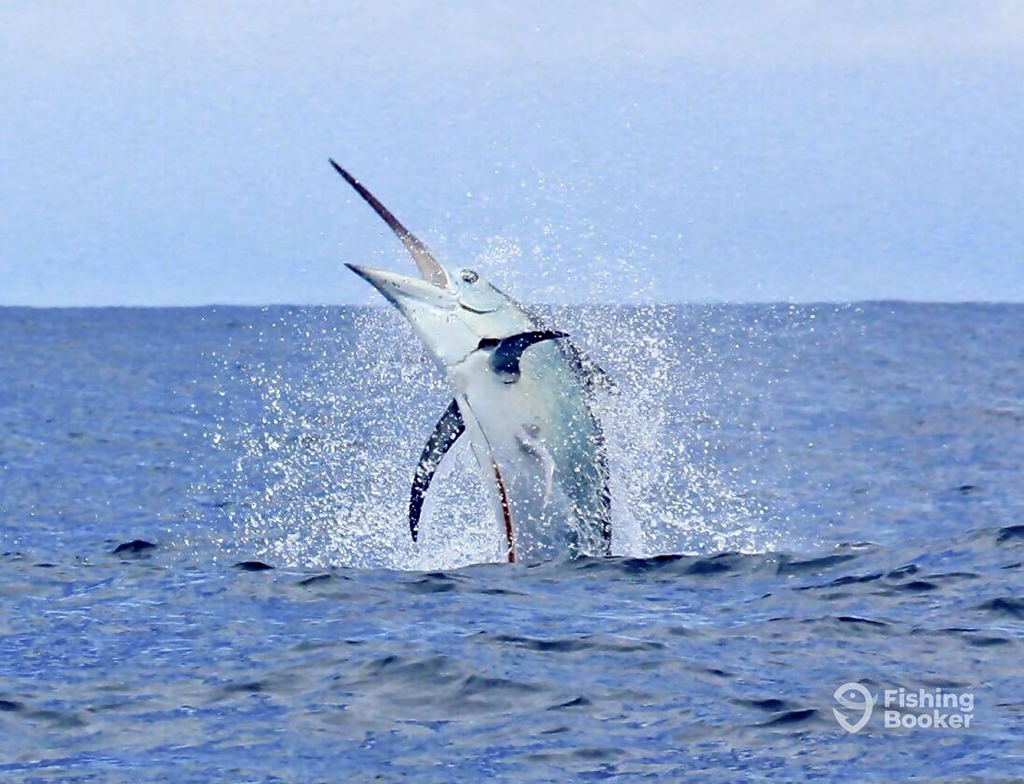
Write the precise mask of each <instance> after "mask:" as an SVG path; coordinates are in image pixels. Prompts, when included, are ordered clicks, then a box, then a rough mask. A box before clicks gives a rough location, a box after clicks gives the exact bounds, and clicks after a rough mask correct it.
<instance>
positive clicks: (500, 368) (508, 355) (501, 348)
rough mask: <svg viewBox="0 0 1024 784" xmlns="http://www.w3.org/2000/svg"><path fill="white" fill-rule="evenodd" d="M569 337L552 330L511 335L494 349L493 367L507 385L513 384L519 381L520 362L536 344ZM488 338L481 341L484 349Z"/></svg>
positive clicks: (538, 330)
mask: <svg viewBox="0 0 1024 784" xmlns="http://www.w3.org/2000/svg"><path fill="white" fill-rule="evenodd" d="M566 337H569V336H568V335H567V334H566V333H565V332H556V331H554V330H550V329H536V330H533V331H532V332H520V333H518V334H516V335H509V336H508V337H507V338H502V339H501V340H499V341H498V342H497V345H495V347H494V354H492V355H491V367H492V368H493V369H494V372H495V373H497V374H498V375H499V376H502V377H504V379H505V383H506V384H512V383H514V382H516V381H518V380H519V360H520V359H522V357H523V352H524V351H526V349H528V348H529V347H530V346H532V345H533V344H534V343H540V342H541V341H542V340H557V339H558V338H566ZM485 342H486V338H485V339H484V340H482V341H480V347H481V348H483V347H484V343H485Z"/></svg>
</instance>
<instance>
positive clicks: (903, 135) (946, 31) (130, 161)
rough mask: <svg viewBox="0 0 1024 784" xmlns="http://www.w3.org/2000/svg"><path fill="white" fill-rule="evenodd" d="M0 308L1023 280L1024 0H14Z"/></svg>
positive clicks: (755, 293)
mask: <svg viewBox="0 0 1024 784" xmlns="http://www.w3.org/2000/svg"><path fill="white" fill-rule="evenodd" d="M0 109H2V116H3V120H2V121H0V305H36V306H79V305H198V304H210V303H223V304H271V303H293V304H317V303H349V302H352V303H361V302H371V301H375V299H374V297H375V296H376V295H375V294H374V293H373V292H372V290H370V289H369V287H368V286H367V285H366V284H365V283H364V282H363V281H361V280H359V279H358V278H356V277H355V276H354V275H352V274H351V273H350V272H349V271H348V270H347V269H346V268H345V267H344V262H353V263H360V264H370V265H373V266H384V267H390V268H392V269H397V270H405V271H408V272H410V273H412V272H413V267H412V264H411V262H410V261H409V260H408V258H406V257H403V256H402V252H401V249H400V246H399V245H398V243H397V242H396V241H395V239H394V238H393V237H392V236H391V235H390V234H389V233H388V231H387V229H386V227H384V225H383V224H382V223H381V222H380V221H379V220H378V219H377V218H376V216H375V215H374V214H373V213H372V212H371V211H370V210H369V208H367V207H366V206H365V205H364V204H362V202H360V201H359V200H358V197H356V196H355V195H354V194H353V193H352V192H351V191H350V190H349V189H348V188H347V186H345V184H344V183H343V182H342V181H341V179H340V178H338V176H337V175H336V174H335V173H334V172H333V171H332V170H331V169H330V167H329V166H328V164H327V158H328V157H334V158H336V159H337V160H338V161H339V162H340V163H342V165H344V166H346V167H347V168H348V169H349V170H350V171H352V172H353V174H355V175H356V176H357V177H359V178H360V179H361V180H362V181H363V182H364V183H365V184H366V185H367V186H368V187H369V188H370V189H371V190H373V191H374V192H375V193H376V194H377V196H378V197H379V198H380V199H381V200H382V201H383V202H384V203H385V204H386V205H388V207H390V208H391V210H392V211H393V212H394V213H395V214H396V215H397V216H398V217H399V218H400V219H401V220H402V221H403V222H404V223H405V224H406V225H407V226H408V227H409V228H410V229H411V230H413V231H414V232H415V233H417V234H418V235H419V236H420V237H421V238H422V239H423V240H424V241H426V242H427V243H428V244H429V245H430V246H431V247H432V248H433V249H434V250H435V251H436V252H437V255H438V256H439V257H440V258H441V259H442V260H443V261H445V262H447V263H449V264H451V265H452V266H454V267H456V268H459V267H473V268H475V269H478V270H479V271H480V272H481V273H483V274H484V275H487V276H490V277H492V278H493V279H494V280H495V281H496V282H498V283H499V284H501V285H503V286H506V287H508V288H509V289H510V290H511V292H512V293H513V294H514V295H515V296H517V297H518V298H520V299H523V300H525V301H556V302H577V301H582V302H590V301H613V302H624V301H662V302H721V301H731V302H766V301H791V302H806V301H852V300H864V299H911V300H938V301H962V300H994V301H1024V217H1022V211H1021V206H1022V205H1024V135H1022V133H1024V132H1022V129H1024V3H1022V2H1018V1H1017V0H1006V1H1005V2H985V0H971V1H970V2H946V1H945V0H920V1H915V0H904V1H903V2H899V3H892V2H881V1H878V2H868V1H866V0H851V2H843V3H837V2H807V1H805V0H789V1H787V2H782V1H781V0H764V1H763V2H730V1H729V0H725V1H723V2H682V3H680V2H668V0H648V1H646V2H645V1H644V0H622V1H621V2H620V1H619V0H593V2H587V3H583V2H572V3H571V2H562V3H559V2H554V3H552V2H550V1H549V0H545V1H544V2H539V1H534V0H518V1H517V2H461V1H459V0H455V1H454V2H446V3H427V2H414V1H413V0H391V1H390V2H387V3H379V2H360V3H340V2H330V3H327V2H324V3H318V2H306V1H303V0H298V1H293V2H289V3H287V4H271V3H243V2H215V1H211V2H204V3H199V2H193V3H181V2H173V1H171V2H161V3H147V2H126V1H125V0H117V1H116V2H102V1H100V0H95V1H90V0H78V1H77V2H59V1H57V2H47V3H22V2H8V0H0Z"/></svg>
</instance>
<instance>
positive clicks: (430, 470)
mask: <svg viewBox="0 0 1024 784" xmlns="http://www.w3.org/2000/svg"><path fill="white" fill-rule="evenodd" d="M465 429H466V423H465V422H463V421H462V412H461V411H459V404H458V403H456V402H455V401H454V400H452V402H451V404H450V405H449V406H448V408H447V409H446V410H445V412H444V413H443V414H442V415H441V418H440V419H439V420H438V421H437V424H436V425H435V426H434V432H433V433H431V434H430V438H428V439H427V445H426V446H425V447H423V454H422V455H420V462H419V465H417V466H416V473H415V474H413V477H412V492H411V493H410V495H409V533H411V534H412V540H413V541H414V542H415V541H417V539H418V537H419V534H420V514H422V512H423V500H424V498H425V497H426V494H427V488H428V487H430V480H431V479H433V478H434V474H435V473H437V467H438V466H439V465H441V460H442V459H443V458H444V456H445V455H446V454H447V453H448V450H449V449H451V448H452V444H454V443H455V442H456V441H457V440H458V438H459V436H461V435H462V433H463V431H465Z"/></svg>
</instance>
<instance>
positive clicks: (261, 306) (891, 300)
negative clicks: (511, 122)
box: [0, 297, 1024, 310]
mask: <svg viewBox="0 0 1024 784" xmlns="http://www.w3.org/2000/svg"><path fill="white" fill-rule="evenodd" d="M528 304H530V305H532V306H540V307H569V308H578V307H631V308H643V307H676V306H687V305H695V306H702V307H707V306H718V305H738V306H772V307H779V306H787V307H788V306H810V305H833V306H852V305H1024V300H994V299H991V300H990V299H963V300H941V299H903V298H899V297H884V298H879V299H851V300H830V299H814V300H672V301H654V302H530V303H528ZM387 307H388V305H387V303H375V302H318V303H312V302H306V303H294V302H267V303H225V302H211V303H202V304H188V305H145V304H117V305H18V304H4V303H0V310H204V309H206V310H209V309H216V308H234V309H250V310H251V309H258V310H267V309H270V308H387Z"/></svg>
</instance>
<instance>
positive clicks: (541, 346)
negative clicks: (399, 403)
mask: <svg viewBox="0 0 1024 784" xmlns="http://www.w3.org/2000/svg"><path fill="white" fill-rule="evenodd" d="M331 165H332V166H333V167H334V168H335V170H336V171H337V172H338V174H340V175H341V176H342V177H343V178H344V179H345V181H346V182H348V184H349V185H351V186H352V187H353V188H355V190H356V192H357V193H358V194H359V195H360V196H361V197H362V198H363V199H364V200H365V201H366V202H367V203H368V204H369V205H370V206H371V207H373V209H374V210H375V211H376V212H377V214H378V215H379V216H380V217H381V218H382V219H383V220H384V222H385V223H387V225H388V226H389V227H390V228H391V230H392V231H393V232H394V233H395V234H396V235H397V236H398V238H399V239H400V240H401V241H402V244H403V245H405V247H406V249H407V250H408V251H409V253H410V255H412V258H413V261H415V262H416V266H417V267H418V268H419V272H420V276H421V278H422V280H420V279H417V278H413V277H408V276H406V275H398V274H396V273H393V272H388V271H386V270H377V269H367V268H366V267H359V266H356V265H354V264H349V265H347V266H348V267H349V268H350V269H351V270H352V271H353V272H355V273H356V274H357V275H359V276H360V277H362V278H364V279H365V280H367V281H368V282H369V283H370V284H372V285H373V286H374V287H375V288H376V289H377V290H378V291H379V292H380V293H381V294H383V295H384V297H385V298H386V299H387V300H388V301H389V302H391V304H393V305H394V306H395V307H396V308H398V310H399V311H400V312H401V313H402V315H404V316H405V317H406V318H407V319H408V320H409V322H410V323H411V324H412V327H413V330H414V331H415V332H416V334H417V335H418V336H419V338H420V340H422V341H423V343H424V345H425V346H426V347H427V349H428V350H429V351H430V353H431V354H432V355H433V356H434V358H435V360H436V361H437V362H438V363H439V364H440V366H441V368H442V369H443V370H444V372H445V373H446V375H447V376H448V378H449V380H450V381H451V382H452V385H453V386H454V387H455V397H454V399H453V400H452V402H451V404H450V405H449V406H448V409H447V410H446V411H445V412H444V414H443V415H442V416H441V419H440V421H438V423H437V425H436V426H435V427H434V432H433V433H432V434H431V436H430V438H429V439H428V440H427V444H426V446H425V447H424V449H423V454H422V456H421V457H420V462H419V465H418V466H417V467H416V471H415V474H414V476H413V483H412V492H411V494H410V498H409V530H410V532H411V533H412V538H413V540H414V541H416V540H417V539H418V536H419V521H420V514H421V512H422V509H423V500H424V497H425V494H426V491H427V488H428V487H429V486H430V481H431V479H432V478H433V476H434V473H435V472H436V471H437V468H438V466H439V465H440V463H441V460H442V458H443V457H444V455H445V453H446V452H447V451H448V450H449V449H450V448H451V447H452V445H453V444H455V442H456V441H457V440H458V439H459V438H460V437H461V436H462V435H463V434H465V435H466V437H467V438H468V440H469V442H470V447H471V449H472V450H473V454H474V455H475V457H476V460H477V463H478V464H479V466H480V470H481V473H482V476H483V480H484V485H485V487H487V488H488V494H489V496H490V502H491V505H492V508H493V510H494V514H495V520H496V522H497V531H496V533H497V536H498V537H500V539H499V541H500V542H501V550H502V551H503V552H504V553H505V556H506V557H507V559H508V560H509V562H513V561H515V560H517V559H519V560H527V561H536V560H539V559H544V558H553V557H559V556H562V557H564V556H566V555H568V556H570V557H576V556H581V555H607V554H609V552H610V548H611V535H612V531H611V497H610V495H609V491H608V465H607V460H606V455H605V443H604V435H603V432H602V429H601V424H600V422H599V421H598V419H597V417H596V416H595V415H594V412H593V410H592V406H591V403H592V395H593V392H594V390H595V389H596V388H598V387H600V386H602V385H605V384H607V383H609V382H608V381H607V379H606V377H605V376H604V374H603V372H602V371H601V370H600V369H599V368H598V367H597V366H596V365H594V364H593V363H592V362H590V361H589V360H588V359H587V358H586V357H585V356H584V355H583V353H582V352H581V351H580V349H578V348H577V347H576V346H575V345H574V344H573V343H572V342H571V341H570V340H569V339H568V336H567V335H566V333H564V332H558V331H555V330H551V329H548V328H547V327H546V326H545V325H544V324H543V323H542V322H541V320H540V319H539V318H538V317H537V316H536V315H534V314H532V313H530V312H528V311H527V310H526V309H525V308H523V307H522V306H521V305H520V304H519V303H518V302H516V301H515V300H513V299H512V298H511V297H509V296H508V295H507V294H504V293H503V292H501V291H499V290H498V289H496V288H495V287H494V286H493V285H491V284H490V283H489V282H488V281H487V280H485V279H484V278H483V277H482V276H480V275H479V274H478V273H476V272H475V271H473V270H471V269H461V270H458V271H457V272H455V273H452V272H449V271H448V270H447V269H446V268H445V267H444V266H443V265H442V264H441V263H440V262H439V261H438V260H437V259H436V258H435V257H434V254H433V253H431V252H430V249H429V248H427V246H426V245H424V244H423V243H422V242H421V241H420V240H419V239H417V238H416V237H415V236H414V235H413V234H412V233H411V232H410V231H409V230H408V229H406V228H405V226H403V225H402V224H401V223H399V222H398V220H397V219H396V218H395V216H394V215H392V214H391V213H390V212H389V211H388V209H387V208H386V207H384V205H383V204H381V203H380V202H379V201H377V199H376V198H375V197H374V196H373V194H371V193H370V192H369V191H368V190H367V189H366V188H365V187H363V185H362V184H360V183H359V181H358V180H356V179H355V178H354V177H353V176H352V175H351V174H349V173H348V172H347V171H345V170H344V169H343V168H342V167H341V166H339V165H338V164H337V163H335V162H334V161H333V160H332V161H331Z"/></svg>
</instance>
